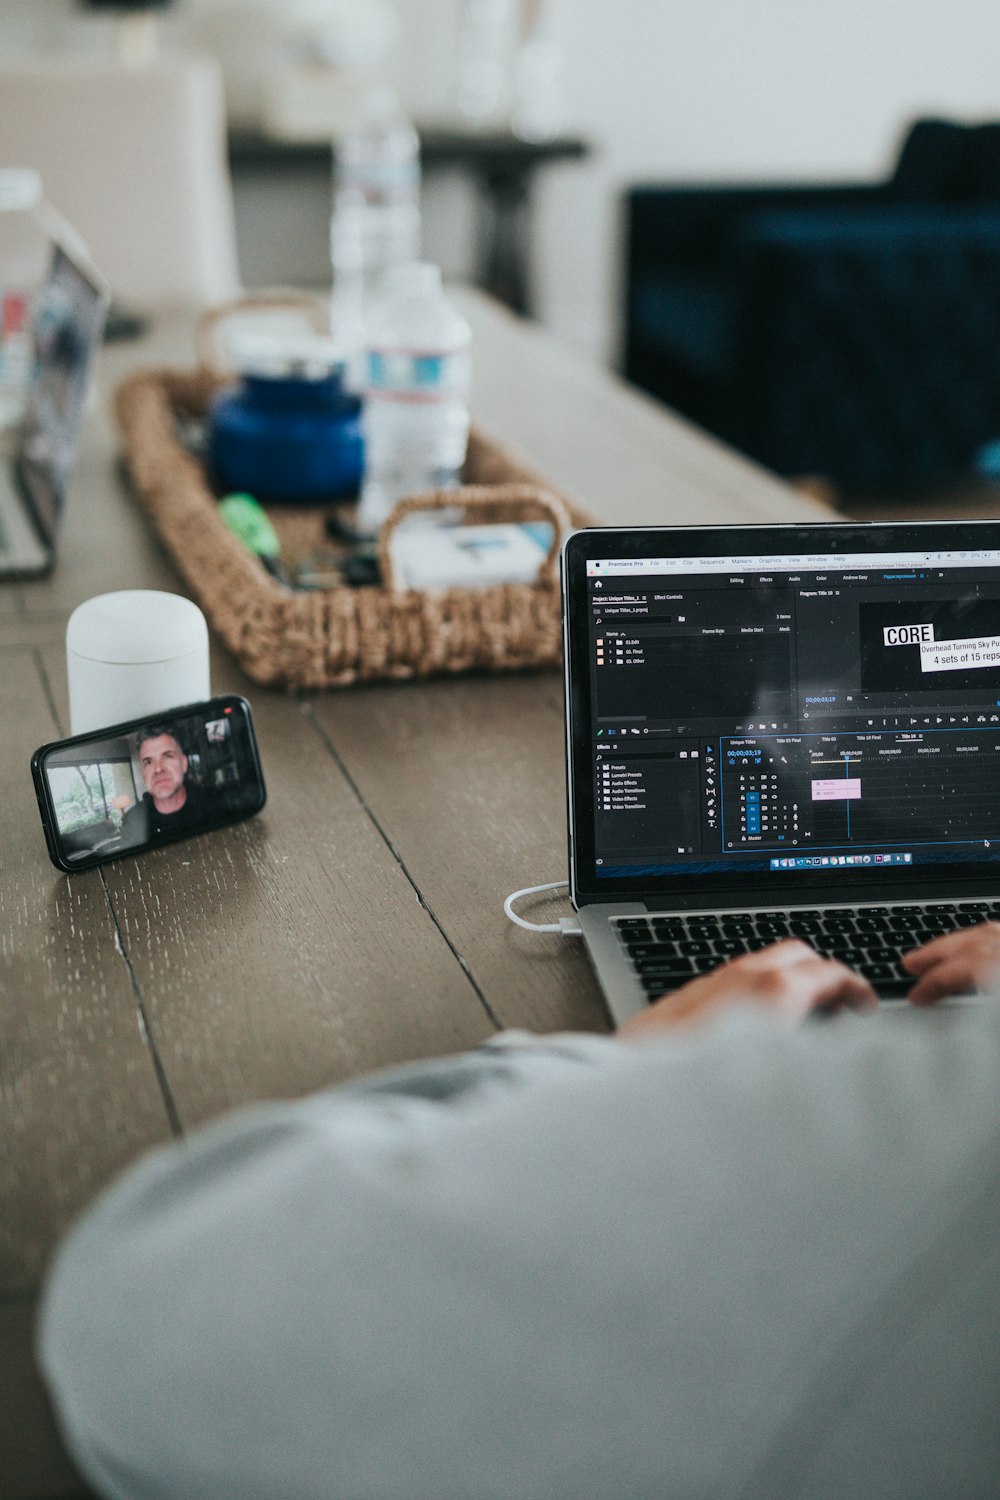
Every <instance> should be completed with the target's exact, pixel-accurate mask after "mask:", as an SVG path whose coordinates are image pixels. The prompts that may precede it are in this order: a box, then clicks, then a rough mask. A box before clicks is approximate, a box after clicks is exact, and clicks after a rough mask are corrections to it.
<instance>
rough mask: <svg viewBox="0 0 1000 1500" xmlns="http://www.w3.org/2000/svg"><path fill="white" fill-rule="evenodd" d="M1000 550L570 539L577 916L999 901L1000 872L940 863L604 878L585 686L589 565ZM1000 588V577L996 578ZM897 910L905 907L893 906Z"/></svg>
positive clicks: (692, 533) (688, 531) (840, 524)
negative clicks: (611, 905)
mask: <svg viewBox="0 0 1000 1500" xmlns="http://www.w3.org/2000/svg"><path fill="white" fill-rule="evenodd" d="M924 549H929V550H942V551H944V550H962V549H968V550H974V549H975V550H979V549H982V550H1000V520H995V521H994V520H989V519H987V520H957V521H952V520H945V521H891V522H887V521H830V522H822V521H821V522H808V523H802V524H799V523H792V524H785V525H770V524H762V525H743V526H722V527H702V526H665V527H642V528H638V527H637V528H616V527H592V528H588V529H586V530H582V531H577V532H574V533H573V534H572V535H570V536H569V537H568V538H567V539H566V541H565V543H564V545H563V550H562V555H561V577H562V588H563V625H564V689H565V723H566V753H567V778H566V780H567V803H568V807H567V812H568V822H569V855H570V893H571V896H572V898H573V901H574V903H575V905H577V906H583V905H586V904H588V903H590V902H596V901H601V902H607V901H623V900H624V901H637V902H642V903H644V904H646V905H649V906H652V907H656V906H665V907H671V908H678V909H685V908H693V909H699V908H702V907H706V906H719V907H729V908H735V907H739V906H742V905H746V904H753V905H761V904H770V905H774V906H781V905H784V906H792V905H803V904H813V903H815V902H817V901H820V900H824V901H837V900H849V901H850V900H854V901H857V900H870V901H878V900H879V899H880V898H882V899H888V895H887V893H888V887H889V885H890V883H892V884H893V885H894V886H896V887H897V889H898V886H900V885H905V889H906V892H907V893H908V894H909V893H911V892H912V894H913V897H914V899H921V898H924V899H930V898H932V897H937V898H938V899H947V898H948V897H949V896H954V897H956V898H958V897H959V896H964V897H966V898H967V899H968V898H972V897H975V896H977V895H990V894H995V893H996V892H997V890H998V889H1000V849H998V851H997V855H996V857H995V860H992V859H991V860H983V861H979V862H977V863H975V864H972V865H970V864H969V863H968V862H964V863H954V864H952V863H950V862H942V863H938V864H935V865H934V867H933V869H928V870H927V871H926V872H925V871H924V870H923V869H921V868H920V867H918V866H912V867H907V868H906V869H905V870H901V869H900V867H895V866H894V867H892V871H891V875H886V874H885V872H880V874H879V875H877V876H875V877H874V878H873V876H872V873H871V871H870V870H865V869H860V870H849V869H844V868H842V867H837V868H836V869H834V868H830V869H822V870H816V871H809V872H808V873H807V875H805V876H804V877H802V878H798V877H797V878H796V881H795V883H794V884H793V883H792V882H791V881H790V879H789V877H788V875H787V874H785V873H783V872H781V871H770V870H767V871H752V870H746V871H744V870H739V871H734V872H733V873H731V874H728V875H725V876H719V875H716V874H702V873H693V872H692V873H689V872H684V873H683V874H680V875H678V874H670V875H665V876H658V877H652V876H643V877H636V878H631V877H622V878H617V877H604V876H601V877H599V876H598V875H597V867H596V863H595V861H596V852H595V830H594V823H595V808H594V795H593V785H594V782H593V765H594V755H595V753H596V750H595V745H594V742H593V739H592V724H593V714H592V702H591V675H590V651H591V643H590V615H591V607H590V593H589V589H588V582H587V563H588V562H591V561H593V560H595V559H601V558H608V559H623V560H641V559H643V558H662V557H671V558H685V557H690V558H705V557H733V556H739V557H748V556H761V557H763V556H768V557H771V556H774V555H797V554H802V553H809V554H813V553H831V554H832V553H835V552H855V551H857V552H867V553H871V552H880V551H886V552H890V553H891V552H911V551H912V552H916V551H920V550H924ZM997 580H998V584H1000V566H998V569H997ZM895 899H897V900H898V899H903V898H901V897H900V896H899V895H898V894H897V895H896V896H895Z"/></svg>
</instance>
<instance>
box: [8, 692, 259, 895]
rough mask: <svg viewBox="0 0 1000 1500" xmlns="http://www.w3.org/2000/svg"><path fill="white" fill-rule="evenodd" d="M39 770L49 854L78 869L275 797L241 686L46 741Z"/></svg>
mask: <svg viewBox="0 0 1000 1500" xmlns="http://www.w3.org/2000/svg"><path fill="white" fill-rule="evenodd" d="M31 775H32V779H33V781H34V783H35V796H36V797H37V798H38V807H39V810H40V812H41V815H42V827H43V828H44V830H45V842H46V845H47V847H48V851H49V858H50V859H51V860H52V863H53V864H54V865H55V866H56V868H57V869H59V870H66V871H68V872H69V873H70V874H73V873H74V872H75V871H77V870H89V869H90V868H91V867H92V866H93V865H99V864H103V863H104V861H105V860H108V859H118V858H119V857H120V856H121V855H124V854H140V853H142V851H143V850H144V849H153V848H156V847H158V846H159V845H160V844H167V843H172V842H173V841H174V840H175V839H185V838H190V837H191V836H192V835H193V834H196V833H205V832H207V831H208V830H209V829H211V828H221V827H222V826H223V825H224V824H226V823H235V822H237V821H238V819H240V818H249V817H250V816H252V814H253V813H256V812H260V810H261V808H262V807H263V806H264V802H265V800H266V797H267V793H266V790H265V787H264V776H263V773H262V771H261V766H260V752H259V750H258V748H257V737H256V735H255V734H254V728H253V718H252V716H251V713H250V705H249V703H248V702H247V701H246V699H245V698H241V697H239V696H238V695H237V694H235V693H232V694H229V695H227V696H224V697H221V698H211V699H210V700H209V701H208V702H207V703H190V704H187V705H186V706H185V707H183V708H173V709H170V710H169V711H168V712H166V713H162V714H150V715H147V716H146V717H144V718H141V719H130V720H129V721H128V722H127V723H125V724H112V725H110V726H109V727H108V728H107V729H95V730H93V731H92V732H91V733H90V734H78V735H74V736H73V738H72V739H68V740H56V741H54V742H53V743H52V744H49V745H42V746H41V748H40V749H38V750H36V751H35V753H34V755H33V756H32V757H31Z"/></svg>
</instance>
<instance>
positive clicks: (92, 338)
mask: <svg viewBox="0 0 1000 1500" xmlns="http://www.w3.org/2000/svg"><path fill="white" fill-rule="evenodd" d="M106 307H107V293H106V291H105V289H104V287H103V286H102V285H101V284H100V283H99V282H98V280H97V279H96V277H95V276H93V275H92V274H91V273H90V272H89V271H88V270H87V269H85V268H84V267H83V265H81V264H80V263H78V261H77V260H75V259H73V258H71V256H70V255H69V254H68V253H67V251H66V249H65V248H64V247H63V246H61V245H56V246H55V247H54V249H53V252H52V262H51V265H50V268H49V274H48V277H47V279H46V283H45V286H44V288H43V290H42V293H41V297H40V301H39V306H38V309H37V312H36V315H35V371H34V378H33V381H32V387H31V392H30V395H29V398H28V406H27V411H26V413H25V419H24V427H23V430H22V437H21V442H20V446H19V451H18V458H17V467H18V477H19V479H20V482H21V487H22V490H23V492H24V495H25V498H26V500H27V501H28V503H29V505H30V506H31V510H32V513H33V516H34V520H35V522H36V525H37V526H38V529H39V531H40V532H41V535H42V537H43V539H44V540H45V541H46V542H48V543H50V544H51V543H52V542H53V541H54V539H55V534H56V531H57V529H58V525H59V521H60V518H61V514H62V508H63V505H64V503H65V498H66V491H67V489H68V488H69V482H70V478H71V476H72V472H73V465H74V463H75V461H76V454H77V447H78V444H79V437H80V427H81V419H82V415H83V403H84V399H85V397H86V393H87V380H88V376H89V373H90V368H91V363H92V361H93V358H94V354H95V352H96V349H97V346H98V344H99V342H100V337H101V331H102V329H103V326H104V317H105V312H106Z"/></svg>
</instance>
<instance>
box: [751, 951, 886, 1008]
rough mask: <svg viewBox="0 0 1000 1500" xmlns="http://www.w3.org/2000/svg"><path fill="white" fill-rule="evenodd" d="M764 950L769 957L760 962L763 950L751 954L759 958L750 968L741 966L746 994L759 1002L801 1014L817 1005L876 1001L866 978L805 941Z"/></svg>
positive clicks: (863, 1004)
mask: <svg viewBox="0 0 1000 1500" xmlns="http://www.w3.org/2000/svg"><path fill="white" fill-rule="evenodd" d="M782 950H783V951H782ZM789 950H792V951H789ZM766 952H767V955H768V959H769V961H767V962H760V960H762V959H763V957H764V953H763V952H762V953H758V954H755V955H753V956H754V958H755V959H756V960H758V963H757V964H756V965H755V966H754V968H753V969H752V968H751V965H749V964H747V965H745V966H744V976H745V977H744V982H745V984H746V985H747V987H748V995H747V998H750V999H753V1000H756V1001H757V1002H758V1003H759V1004H763V1005H766V1006H769V1007H770V1008H772V1009H777V1010H781V1011H782V1012H784V1013H785V1014H788V1015H796V1016H798V1017H800V1018H801V1017H803V1016H807V1015H808V1014H809V1013H810V1012H811V1011H813V1010H817V1009H824V1010H837V1009H841V1008H842V1007H851V1008H854V1009H859V1010H870V1009H874V1008H876V1007H877V1005H878V998H877V996H876V995H875V992H874V990H873V989H872V987H871V985H870V984H869V983H868V981H867V980H866V979H863V978H862V977H861V975H860V974H857V973H855V972H854V970H853V969H849V968H848V967H847V965H846V964H842V963H840V962H838V961H837V960H836V959H830V958H821V957H820V956H819V954H817V953H816V952H815V951H814V949H812V948H810V947H808V945H806V944H803V945H802V946H801V947H800V948H794V949H793V945H792V944H788V945H785V944H782V945H781V950H779V949H777V948H775V949H770V950H766Z"/></svg>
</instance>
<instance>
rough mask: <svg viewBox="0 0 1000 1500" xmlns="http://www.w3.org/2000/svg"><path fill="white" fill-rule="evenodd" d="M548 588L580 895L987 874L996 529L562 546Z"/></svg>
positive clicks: (808, 532)
mask: <svg viewBox="0 0 1000 1500" xmlns="http://www.w3.org/2000/svg"><path fill="white" fill-rule="evenodd" d="M564 584H565V590H566V604H567V610H566V614H567V641H566V646H567V652H566V656H567V672H568V684H567V686H568V694H567V702H568V707H569V717H568V724H569V736H570V796H571V809H570V814H571V832H572V839H573V848H574V884H575V890H576V893H577V894H578V895H579V896H580V897H582V898H584V899H586V898H587V897H588V896H589V897H590V898H591V899H595V898H599V897H605V898H609V897H610V896H611V895H612V894H619V893H621V894H625V893H629V894H633V895H638V894H639V893H640V892H642V893H647V892H652V893H660V894H664V895H668V894H674V895H676V894H677V893H679V892H686V893H688V894H689V895H692V896H693V895H694V894H695V893H696V892H697V893H699V894H702V895H707V894H708V893H709V892H712V891H716V892H728V893H729V895H730V897H731V896H732V895H733V894H734V893H736V892H738V893H739V899H741V900H742V899H747V898H748V897H749V896H751V895H753V896H754V897H755V898H757V897H760V896H763V895H767V896H768V897H771V898H776V899H778V900H779V901H780V900H787V901H789V902H792V901H799V902H801V901H802V900H803V899H808V897H809V894H810V893H811V892H813V891H817V890H824V891H828V890H830V889H831V888H832V887H834V886H836V887H838V888H843V889H845V890H847V891H848V892H856V891H858V890H859V889H860V888H862V887H863V888H864V889H865V892H866V894H868V895H870V894H871V892H872V891H874V892H875V895H876V899H877V893H878V891H879V890H880V889H881V890H884V892H885V893H886V896H887V898H888V893H889V888H890V886H891V887H892V891H893V898H894V899H897V900H898V899H899V887H900V885H901V884H904V885H910V884H912V885H913V886H914V887H916V886H918V885H928V884H930V883H936V884H938V885H941V883H942V882H944V885H945V886H946V887H947V888H951V887H952V886H953V885H954V882H955V881H956V880H958V881H960V882H965V883H966V885H967V884H968V882H969V881H970V880H971V881H975V880H977V879H978V880H979V881H980V882H983V883H984V887H988V886H989V885H990V883H991V882H992V881H993V880H994V879H995V878H996V877H997V875H998V874H1000V865H998V861H1000V523H997V522H962V523H950V522H949V523H944V522H943V523H925V524H921V525H889V526H886V525H878V526H876V525H862V524H850V523H836V524H831V525H820V526H809V527H801V526H799V527H738V528H726V529H724V530H718V529H712V530H708V529H701V528H677V529H663V530H649V531H617V532H616V531H590V532H580V533H577V534H576V535H575V536H574V537H572V538H570V540H569V542H568V543H567V547H566V551H565V555H564ZM966 893H968V892H966Z"/></svg>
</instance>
